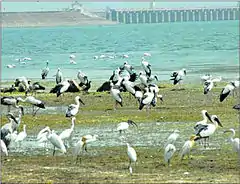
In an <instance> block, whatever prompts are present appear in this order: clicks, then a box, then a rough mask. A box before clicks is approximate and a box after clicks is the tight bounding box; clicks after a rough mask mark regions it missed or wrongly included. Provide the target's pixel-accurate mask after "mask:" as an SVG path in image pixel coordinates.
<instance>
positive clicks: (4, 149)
mask: <svg viewBox="0 0 240 184" xmlns="http://www.w3.org/2000/svg"><path fill="white" fill-rule="evenodd" d="M0 145H1V152H3V153H4V154H5V155H6V156H8V150H7V147H6V145H5V143H4V142H3V140H2V139H1V142H0Z"/></svg>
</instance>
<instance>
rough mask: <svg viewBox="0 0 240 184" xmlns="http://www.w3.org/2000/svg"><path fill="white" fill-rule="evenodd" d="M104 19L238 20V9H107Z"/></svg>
mask: <svg viewBox="0 0 240 184" xmlns="http://www.w3.org/2000/svg"><path fill="white" fill-rule="evenodd" d="M106 19H108V20H111V21H115V22H119V23H124V24H144V23H165V22H194V21H195V22H197V21H220V20H239V7H226V8H222V7H221V8H192V9H108V10H107V12H106Z"/></svg>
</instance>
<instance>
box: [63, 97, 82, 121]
mask: <svg viewBox="0 0 240 184" xmlns="http://www.w3.org/2000/svg"><path fill="white" fill-rule="evenodd" d="M75 103H76V104H70V105H69V106H68V108H67V110H66V117H72V116H75V115H76V114H77V113H78V110H79V107H80V103H81V104H83V105H85V104H84V102H83V101H82V100H81V98H80V96H76V97H75Z"/></svg>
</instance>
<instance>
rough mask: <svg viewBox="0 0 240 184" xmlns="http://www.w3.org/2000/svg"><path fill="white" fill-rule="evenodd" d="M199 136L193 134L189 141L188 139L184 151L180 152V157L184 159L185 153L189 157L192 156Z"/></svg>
mask: <svg viewBox="0 0 240 184" xmlns="http://www.w3.org/2000/svg"><path fill="white" fill-rule="evenodd" d="M197 138H198V136H195V135H192V136H191V137H190V139H189V140H188V141H186V142H185V143H184V145H183V147H182V151H181V153H180V158H181V160H183V158H184V156H185V155H188V159H189V158H190V151H191V149H192V147H193V145H194V141H195V140H196V139H197Z"/></svg>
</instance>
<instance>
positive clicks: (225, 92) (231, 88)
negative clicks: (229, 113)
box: [219, 81, 239, 102]
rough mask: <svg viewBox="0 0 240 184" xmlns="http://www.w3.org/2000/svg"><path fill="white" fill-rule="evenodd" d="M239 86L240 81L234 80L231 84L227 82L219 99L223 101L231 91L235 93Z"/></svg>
mask: <svg viewBox="0 0 240 184" xmlns="http://www.w3.org/2000/svg"><path fill="white" fill-rule="evenodd" d="M237 88H239V81H232V82H230V83H229V84H227V85H226V86H225V87H224V88H223V89H222V92H221V94H220V97H219V100H220V102H223V101H224V100H225V99H226V98H227V97H228V96H229V94H230V93H232V94H234V90H235V89H237Z"/></svg>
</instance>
